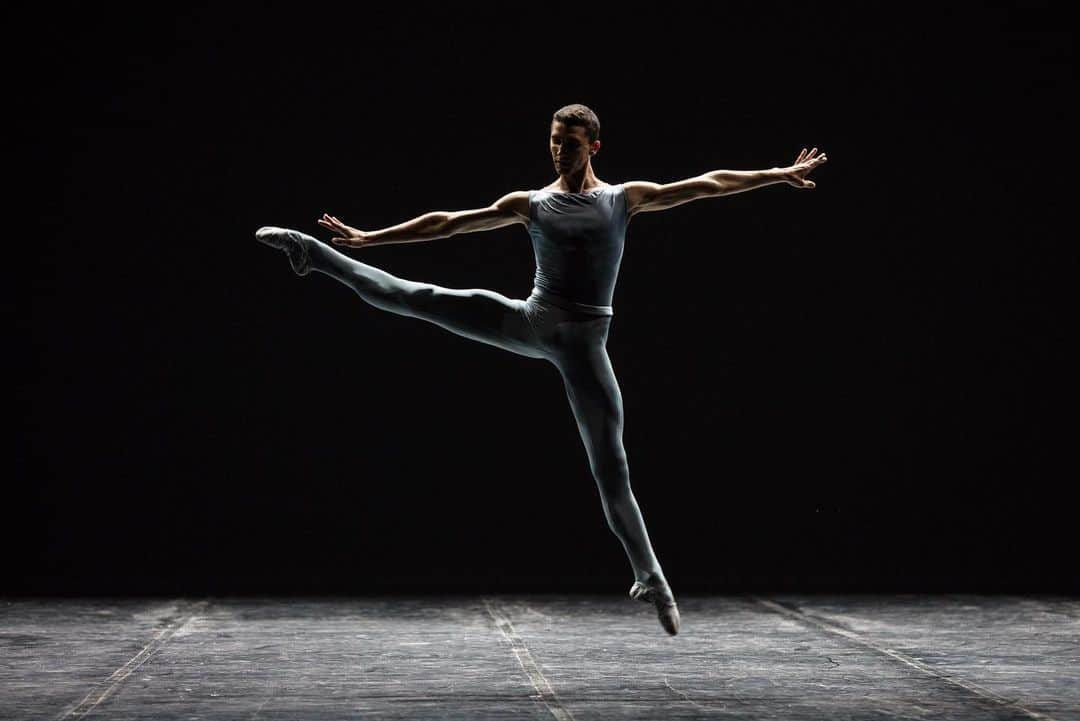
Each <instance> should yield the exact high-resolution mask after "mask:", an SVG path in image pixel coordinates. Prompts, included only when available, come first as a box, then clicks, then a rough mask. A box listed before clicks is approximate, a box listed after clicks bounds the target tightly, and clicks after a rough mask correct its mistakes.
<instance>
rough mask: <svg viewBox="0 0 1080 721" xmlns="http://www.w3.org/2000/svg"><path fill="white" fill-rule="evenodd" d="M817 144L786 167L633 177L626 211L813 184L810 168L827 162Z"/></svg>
mask: <svg viewBox="0 0 1080 721" xmlns="http://www.w3.org/2000/svg"><path fill="white" fill-rule="evenodd" d="M816 153H817V148H813V149H811V150H810V152H809V153H808V152H806V148H803V149H802V152H801V153H799V157H798V158H796V159H795V163H794V164H793V165H790V166H788V167H786V168H770V169H768V170H714V171H712V172H710V173H703V174H701V175H699V176H697V177H694V178H687V179H686V180H679V181H676V182H674V183H667V184H664V185H662V184H660V183H650V182H648V181H641V180H634V181H631V182H628V183H626V184H625V185H626V207H627V214H628V215H633V214H634V213H649V212H653V211H657V210H667V209H668V208H673V207H675V206H676V205H682V204H683V203H689V202H690V201H691V200H698V199H700V198H714V197H716V196H718V195H733V194H735V193H742V192H744V191H747V190H753V189H755V188H762V187H764V186H766V185H772V184H773V183H788V184H789V185H794V186H795V187H796V188H813V187H814V181H812V180H807V179H806V176H807V175H808V174H809V173H810V171H811V170H813V169H814V168H816V167H817V166H819V165H821V164H822V163H824V162H825V153H822V154H821V155H817V154H816Z"/></svg>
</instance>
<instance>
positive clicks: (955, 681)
mask: <svg viewBox="0 0 1080 721" xmlns="http://www.w3.org/2000/svg"><path fill="white" fill-rule="evenodd" d="M749 598H751V599H753V601H754V602H756V603H759V604H761V605H762V606H765V607H766V608H768V609H769V610H771V611H774V612H776V613H779V614H781V615H784V616H787V617H789V618H793V619H795V620H797V621H800V622H802V623H806V624H810V625H812V626H816V627H817V628H820V629H821V630H823V631H827V632H828V633H832V634H835V635H837V636H842V637H843V638H846V639H847V640H849V641H852V642H854V643H856V644H858V645H860V646H863V647H865V648H869V649H872V650H874V651H877V652H878V653H882V654H885V655H886V656H888V657H890V658H892V659H894V660H896V661H899V662H900V663H902V664H904V665H906V666H910V667H912V668H914V669H917V670H919V671H922V672H923V673H925V674H929V675H930V676H934V677H935V678H939V679H941V680H942V681H945V682H946V683H950V684H952V685H954V686H959V687H960V688H962V689H964V690H965V691H968V692H970V693H973V694H975V695H976V696H979V697H981V698H984V699H986V700H988V701H992V702H994V703H996V704H999V705H1001V706H1005V707H1008V708H1011V709H1015V710H1017V711H1020V712H1021V713H1024V714H1027V715H1028V716H1030V717H1031V718H1033V719H1037V720H1038V721H1054V719H1053V717H1051V716H1047V715H1046V714H1044V713H1040V712H1038V711H1032V710H1031V709H1029V708H1024V707H1023V706H1021V705H1020V704H1018V703H1016V702H1015V701H1013V700H1012V699H1008V698H1005V697H1004V696H1002V695H1000V694H997V693H995V692H993V691H991V690H990V689H988V688H984V687H982V686H980V685H978V684H976V683H972V682H971V681H965V680H964V679H962V678H957V677H956V676H949V675H948V674H944V673H942V672H941V671H938V670H936V669H934V668H932V667H930V666H927V665H926V664H925V663H923V662H921V661H918V660H916V659H914V658H911V657H910V656H907V655H905V654H902V653H900V652H899V651H894V650H893V649H891V648H885V647H884V646H880V645H878V644H876V643H874V642H873V641H870V640H869V639H865V638H863V637H862V636H860V635H859V634H857V633H854V632H853V631H849V630H847V629H846V628H843V627H842V626H838V625H836V624H834V623H832V622H831V621H827V620H825V619H823V618H820V617H818V616H815V615H812V614H809V613H806V612H804V611H797V610H794V609H791V608H788V607H787V606H784V605H781V604H779V603H777V602H776V601H773V600H771V599H768V598H761V597H759V596H750V597H749Z"/></svg>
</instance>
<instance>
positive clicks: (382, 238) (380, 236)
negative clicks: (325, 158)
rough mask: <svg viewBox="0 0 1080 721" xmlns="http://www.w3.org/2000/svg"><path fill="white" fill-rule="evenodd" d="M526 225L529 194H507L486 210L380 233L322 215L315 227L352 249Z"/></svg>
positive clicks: (429, 217)
mask: <svg viewBox="0 0 1080 721" xmlns="http://www.w3.org/2000/svg"><path fill="white" fill-rule="evenodd" d="M528 222H529V192H528V191H527V190H518V191H515V192H513V193H507V194H506V195H504V196H503V197H501V198H499V199H498V200H497V201H495V202H494V203H493V204H491V205H489V206H488V207H486V208H475V209H473V210H456V211H442V210H436V211H432V212H430V213H424V214H423V215H420V216H417V217H416V218H413V219H412V220H408V221H406V222H404V223H400V224H398V225H394V226H391V227H389V228H383V229H382V230H371V231H363V230H357V229H356V228H352V227H350V226H348V225H345V224H344V223H342V222H341V221H340V220H338V219H337V218H335V217H333V216H332V215H326V214H325V213H324V214H323V217H322V218H320V219H319V225H321V226H323V227H324V228H328V229H330V230H333V231H334V232H336V233H337V234H338V236H337V237H335V238H332V239H331V240H332V241H333V242H334V243H336V244H338V245H347V246H351V247H354V248H359V247H362V246H370V245H383V244H385V243H418V242H420V241H422V240H435V239H436V238H449V237H450V236H451V235H457V234H458V233H475V232H477V231H481V230H494V229H495V228H501V227H503V226H504V225H512V224H513V223H528Z"/></svg>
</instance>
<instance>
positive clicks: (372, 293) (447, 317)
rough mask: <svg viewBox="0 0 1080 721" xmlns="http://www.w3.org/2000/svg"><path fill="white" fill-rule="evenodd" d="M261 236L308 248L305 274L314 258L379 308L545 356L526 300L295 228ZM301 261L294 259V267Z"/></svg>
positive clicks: (315, 265) (297, 249) (286, 246)
mask: <svg viewBox="0 0 1080 721" xmlns="http://www.w3.org/2000/svg"><path fill="white" fill-rule="evenodd" d="M256 237H258V238H259V239H260V240H262V241H263V242H265V243H267V244H272V245H275V247H280V248H281V249H282V250H286V251H287V252H288V253H289V254H290V257H291V258H296V257H299V256H301V255H302V253H301V251H305V252H306V253H307V258H304V262H303V263H302V264H301V265H302V268H301V269H302V270H303V271H304V273H305V274H306V272H307V270H308V262H310V270H316V271H318V272H320V273H324V274H326V275H329V276H330V277H331V278H334V279H335V280H338V281H340V282H342V283H344V284H345V285H347V286H349V287H350V288H352V289H353V290H354V291H355V292H356V294H357V295H359V296H360V297H361V298H363V299H364V300H365V301H367V302H368V303H370V304H371V305H373V306H375V307H376V308H380V309H382V310H387V311H390V312H391V313H396V314H398V315H406V316H410V317H413V318H420V319H421V320H426V321H428V322H430V323H434V324H436V325H438V326H441V327H442V328H445V329H446V330H449V331H451V332H452V333H456V334H457V335H460V336H463V337H465V338H471V339H472V340H478V341H480V342H482V343H486V344H488V345H493V346H496V347H498V348H502V349H504V350H508V351H511V352H512V353H517V354H519V355H524V356H528V357H530V358H543V357H544V356H543V354H542V353H541V352H540V351H539V350H538V349H537V347H536V344H535V339H534V334H533V332H532V329H531V327H530V326H529V323H528V321H527V320H526V318H525V315H524V314H523V313H522V312H521V307H522V306H523V305H524V302H525V301H522V300H516V299H511V298H507V297H506V296H504V295H502V294H501V293H496V292H495V291H492V290H486V289H484V288H469V289H457V288H444V287H443V286H439V285H434V284H432V283H422V282H418V281H412V280H406V279H404V278H399V277H397V276H395V275H391V274H390V273H387V272H386V271H384V270H380V269H379V268H376V267H375V266H372V265H368V264H367V263H361V262H360V261H358V260H355V259H353V258H350V257H349V256H347V255H345V254H344V253H341V252H339V251H337V250H335V249H334V248H332V247H330V246H329V245H327V244H326V243H323V242H322V241H321V240H318V239H317V238H315V237H314V236H310V235H307V234H306V233H301V232H300V231H296V230H290V229H284V228H275V227H268V228H262V229H260V230H259V233H257V234H256ZM301 246H303V247H301ZM296 265H297V264H296V263H294V270H295V269H296Z"/></svg>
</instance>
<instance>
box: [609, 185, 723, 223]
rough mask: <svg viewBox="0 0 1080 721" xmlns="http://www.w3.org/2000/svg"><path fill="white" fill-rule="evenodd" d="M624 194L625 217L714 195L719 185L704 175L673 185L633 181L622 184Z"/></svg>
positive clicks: (665, 208) (664, 208)
mask: <svg viewBox="0 0 1080 721" xmlns="http://www.w3.org/2000/svg"><path fill="white" fill-rule="evenodd" d="M623 185H624V186H625V190H624V192H625V194H626V212H627V215H633V214H634V213H651V212H655V211H657V210H667V209H668V208H674V207H675V206H676V205H682V204H683V203H689V202H690V201H691V200H698V199H699V198H708V197H711V196H713V195H716V193H717V191H718V190H719V189H720V184H719V183H717V182H716V181H715V180H711V179H709V178H707V177H705V176H704V175H698V176H695V177H693V178H686V179H685V180H677V181H675V182H673V183H653V182H650V181H647V180H633V181H630V182H627V183H624V184H623Z"/></svg>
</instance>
